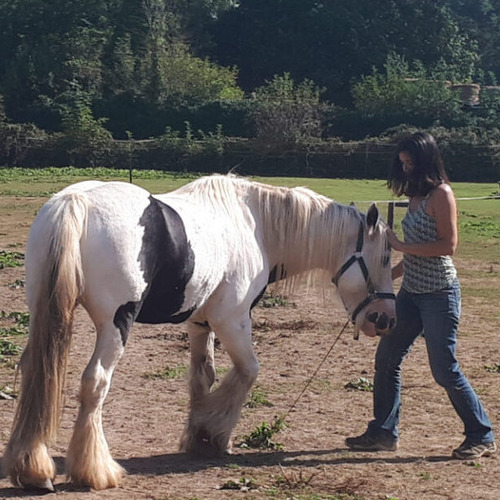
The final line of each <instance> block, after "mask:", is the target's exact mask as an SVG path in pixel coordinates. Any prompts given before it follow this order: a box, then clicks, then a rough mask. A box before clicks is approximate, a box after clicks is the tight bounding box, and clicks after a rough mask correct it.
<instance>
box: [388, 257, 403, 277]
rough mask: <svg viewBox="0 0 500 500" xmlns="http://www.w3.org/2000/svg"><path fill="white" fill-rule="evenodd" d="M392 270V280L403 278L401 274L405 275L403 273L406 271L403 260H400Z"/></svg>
mask: <svg viewBox="0 0 500 500" xmlns="http://www.w3.org/2000/svg"><path fill="white" fill-rule="evenodd" d="M391 272H392V280H393V281H394V280H397V279H398V278H401V276H403V273H404V269H403V261H402V260H400V261H399V262H398V263H397V264H396V265H395V266H394V267H393V268H392V270H391Z"/></svg>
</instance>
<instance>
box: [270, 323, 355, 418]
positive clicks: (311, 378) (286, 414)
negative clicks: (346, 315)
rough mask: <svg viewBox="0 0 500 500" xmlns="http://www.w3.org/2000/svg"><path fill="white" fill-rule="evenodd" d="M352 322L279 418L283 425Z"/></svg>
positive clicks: (344, 327)
mask: <svg viewBox="0 0 500 500" xmlns="http://www.w3.org/2000/svg"><path fill="white" fill-rule="evenodd" d="M350 322H351V320H350V319H348V320H347V322H346V324H345V325H344V326H343V328H342V330H340V333H339V334H338V335H337V337H336V338H335V340H334V341H333V344H332V345H331V346H330V349H328V352H327V353H326V354H325V355H324V356H323V359H322V360H321V363H320V364H319V365H318V367H317V368H316V370H315V371H314V373H313V374H312V375H311V376H310V377H309V380H308V381H307V382H306V385H305V386H304V388H303V389H302V391H301V392H300V394H299V395H298V396H297V397H296V398H295V401H294V402H293V403H292V405H291V406H290V408H289V409H288V411H287V412H286V413H285V414H284V415H283V416H281V417H280V418H279V420H280V421H281V422H282V423H284V422H285V420H286V418H287V417H288V415H290V413H291V411H292V410H293V409H294V408H295V406H296V405H297V403H298V402H299V399H300V398H301V397H302V396H303V395H304V393H305V392H306V390H307V388H308V387H309V385H310V384H311V382H312V381H313V380H314V377H316V375H317V374H318V372H319V370H320V369H321V367H322V366H323V364H324V362H325V361H326V358H328V356H329V355H330V353H331V352H332V350H333V348H334V347H335V345H336V344H337V342H338V341H339V339H340V336H341V335H342V334H343V333H344V330H345V329H346V328H347V325H348V324H349V323H350Z"/></svg>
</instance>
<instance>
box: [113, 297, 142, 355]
mask: <svg viewBox="0 0 500 500" xmlns="http://www.w3.org/2000/svg"><path fill="white" fill-rule="evenodd" d="M140 307H141V303H140V302H127V303H126V304H123V305H122V306H120V307H119V308H118V309H117V310H116V313H115V317H114V318H113V323H114V324H115V326H116V327H117V328H118V329H119V330H120V335H121V337H122V344H123V346H124V347H125V344H126V343H127V340H128V334H129V332H130V327H131V326H132V323H133V322H134V320H135V318H136V316H137V313H138V312H139V309H140Z"/></svg>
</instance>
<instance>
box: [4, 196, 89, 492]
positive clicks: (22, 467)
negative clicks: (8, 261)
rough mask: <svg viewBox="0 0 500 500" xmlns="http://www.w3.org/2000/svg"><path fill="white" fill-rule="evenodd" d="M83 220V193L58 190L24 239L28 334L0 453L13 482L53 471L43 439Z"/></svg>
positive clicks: (56, 396)
mask: <svg viewBox="0 0 500 500" xmlns="http://www.w3.org/2000/svg"><path fill="white" fill-rule="evenodd" d="M86 221H87V204H86V199H85V197H84V196H82V195H79V194H76V193H67V194H63V195H60V196H58V197H56V198H54V199H53V200H51V201H50V202H49V203H47V205H45V206H44V207H43V208H42V210H41V211H40V213H39V214H38V216H37V219H36V220H35V222H34V224H33V227H32V229H31V232H30V237H29V239H28V247H27V251H26V287H27V295H28V305H29V309H30V315H31V316H30V327H29V337H28V343H27V346H26V349H25V350H24V352H23V355H22V357H21V372H22V383H21V391H20V398H19V403H18V406H17V411H16V415H15V418H14V424H13V429H12V435H11V438H10V441H9V444H8V446H7V450H6V453H5V456H4V461H5V466H6V468H7V469H8V473H9V474H10V476H11V479H12V481H13V482H14V483H15V484H19V485H24V486H26V485H35V486H40V485H41V484H40V483H43V484H42V485H45V483H46V481H48V480H51V479H53V477H54V476H55V468H54V464H53V462H52V460H51V459H50V456H49V455H48V451H47V445H48V444H49V443H50V442H51V441H53V440H54V439H55V436H56V433H57V428H58V426H59V422H60V417H61V412H62V404H63V392H64V386H65V378H66V365H67V359H68V355H69V349H70V342H71V327H72V323H73V313H74V310H75V307H76V305H77V303H78V300H79V298H80V297H81V295H82V291H83V285H84V283H83V271H82V259H81V252H80V241H81V239H82V237H84V235H85V231H86Z"/></svg>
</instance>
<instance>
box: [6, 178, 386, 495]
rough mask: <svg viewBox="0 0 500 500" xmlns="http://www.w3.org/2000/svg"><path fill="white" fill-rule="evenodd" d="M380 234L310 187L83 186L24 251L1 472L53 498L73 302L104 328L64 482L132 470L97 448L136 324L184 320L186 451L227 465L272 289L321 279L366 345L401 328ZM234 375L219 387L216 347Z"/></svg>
mask: <svg viewBox="0 0 500 500" xmlns="http://www.w3.org/2000/svg"><path fill="white" fill-rule="evenodd" d="M386 227H387V226H386V224H385V222H384V221H383V220H382V219H381V217H380V215H379V211H378V208H377V206H376V205H375V204H372V205H371V206H370V208H369V210H368V211H367V213H366V214H363V213H361V212H360V211H359V210H358V209H357V208H356V207H352V206H346V205H341V204H338V203H336V202H334V201H333V200H331V199H329V198H327V197H325V196H322V195H319V194H316V193H314V192H313V191H311V190H309V189H307V188H293V189H290V188H284V187H273V186H269V185H266V184H262V183H258V182H254V181H250V180H247V179H245V178H242V177H237V176H233V175H212V176H207V177H202V178H199V179H197V180H195V181H193V182H191V183H188V184H186V185H185V186H183V187H181V188H179V189H177V190H176V191H173V192H170V193H167V194H159V195H152V194H151V193H149V192H148V191H146V190H144V189H142V188H140V187H138V186H136V185H133V184H127V183H123V182H100V181H84V182H80V183H77V184H74V185H71V186H69V187H67V188H65V189H63V190H62V191H60V192H59V193H57V194H55V195H54V196H53V197H52V198H51V199H50V200H49V201H48V202H47V203H46V204H45V205H44V206H43V207H42V208H41V209H40V211H39V213H38V214H37V215H36V218H35V220H34V222H33V224H32V226H31V229H30V233H29V237H28V243H27V248H26V256H25V264H26V294H27V302H28V308H29V311H30V325H29V336H28V342H27V346H26V348H25V350H24V352H23V354H22V356H21V360H20V370H21V374H22V382H21V388H20V397H19V400H18V406H17V409H16V414H15V417H14V423H13V426H12V431H11V435H10V439H9V442H8V444H7V447H6V450H5V453H4V469H5V472H6V473H7V474H8V475H9V476H10V479H11V481H12V483H13V484H14V485H16V486H20V487H30V488H31V487H35V488H41V489H46V490H53V489H54V487H53V481H54V479H55V476H56V468H55V465H54V461H53V460H52V458H51V456H50V453H49V446H50V443H51V442H53V440H54V439H55V436H56V432H57V428H58V425H59V422H60V417H61V412H62V406H63V392H64V384H65V374H66V366H67V361H68V356H69V349H70V341H71V325H72V321H73V314H74V311H75V308H76V307H77V305H81V306H83V308H84V309H85V310H86V312H87V313H88V315H89V317H90V318H91V320H92V321H93V323H94V325H95V328H96V340H95V346H94V351H93V354H92V356H91V358H90V361H89V363H88V365H87V366H86V368H85V370H84V372H83V375H82V378H81V385H80V406H79V411H78V415H77V418H76V422H75V425H74V432H73V435H72V438H71V440H70V443H69V446H68V450H67V457H66V473H67V479H68V480H69V481H71V482H72V483H74V484H75V485H78V486H87V487H92V488H94V489H98V490H99V489H105V488H109V487H115V486H117V485H118V484H119V482H120V480H121V478H122V476H123V475H124V474H125V471H124V469H123V468H122V467H121V466H120V465H119V464H118V463H117V462H116V461H115V460H114V459H113V458H112V456H111V453H110V450H109V447H108V444H107V442H106V439H105V437H104V432H103V426H102V408H103V403H104V400H105V398H106V395H107V393H108V391H109V389H110V383H111V378H112V375H113V371H114V369H115V367H116V365H117V363H118V361H119V359H120V357H121V356H122V354H123V352H124V349H125V346H126V343H127V339H128V336H129V332H130V329H131V326H132V324H133V323H134V322H139V323H148V324H158V323H183V322H186V324H187V332H188V337H189V342H190V355H191V359H190V369H189V398H190V409H189V416H188V419H187V423H186V424H185V429H184V431H183V435H182V438H181V443H180V449H181V450H182V451H184V452H187V453H195V454H200V455H202V456H207V455H208V456H213V455H220V454H223V453H225V452H226V451H227V450H228V448H229V446H230V437H231V432H232V430H233V428H234V426H235V425H236V423H237V421H238V419H239V417H240V412H241V408H242V406H243V404H244V403H245V400H246V397H247V394H248V392H249V390H250V388H251V386H252V384H253V383H254V381H255V380H256V377H257V374H258V370H259V363H258V360H257V358H256V355H255V353H254V350H253V347H252V338H251V329H252V326H251V310H252V308H253V307H254V306H255V305H256V303H257V302H258V301H259V300H260V298H261V297H262V295H263V293H264V291H265V290H266V287H267V286H268V285H269V284H270V283H274V282H280V281H281V282H282V281H283V280H285V282H293V281H294V279H295V280H298V277H300V276H306V275H308V273H311V272H315V273H318V272H321V275H322V276H323V277H324V278H325V280H324V281H325V282H328V284H330V282H331V281H333V282H334V284H335V286H336V292H337V293H338V295H340V297H341V299H342V301H343V303H344V306H345V308H346V311H347V313H348V314H349V316H350V318H351V320H352V322H353V323H354V325H355V330H356V331H360V330H362V331H363V332H364V333H366V334H367V335H368V336H375V335H384V334H386V333H387V332H388V331H389V330H390V329H391V328H392V327H393V325H394V322H395V306H394V294H393V288H392V279H391V268H390V247H389V245H388V243H387V237H386ZM215 336H217V338H218V339H219V340H220V342H221V343H222V344H223V346H224V347H225V349H226V351H227V353H228V354H229V356H230V358H231V362H232V368H231V369H230V370H229V371H228V372H227V374H226V375H225V377H224V378H223V380H222V381H221V383H220V385H219V386H218V388H217V389H215V390H213V389H212V384H213V383H214V381H215V367H214V338H215Z"/></svg>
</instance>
